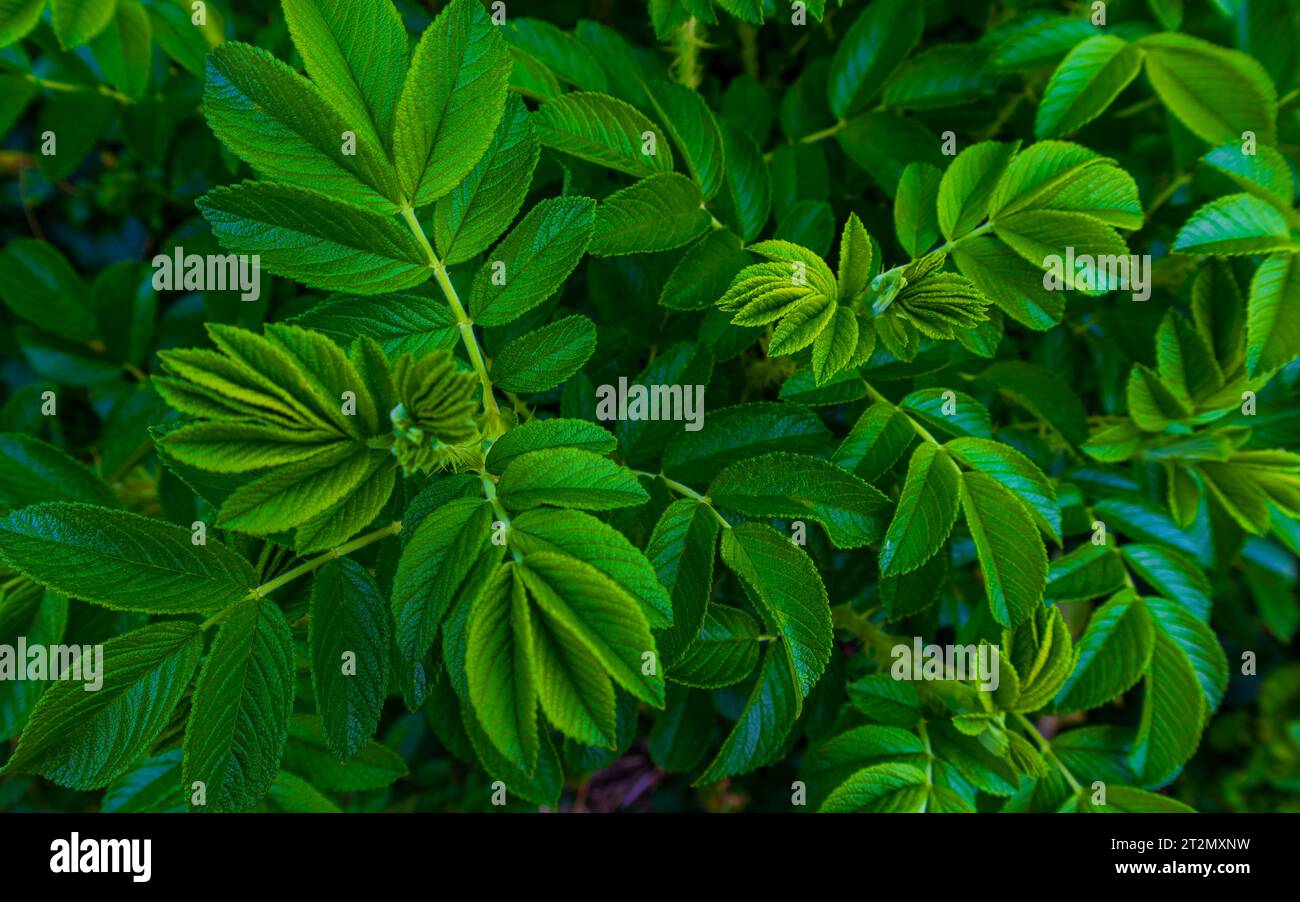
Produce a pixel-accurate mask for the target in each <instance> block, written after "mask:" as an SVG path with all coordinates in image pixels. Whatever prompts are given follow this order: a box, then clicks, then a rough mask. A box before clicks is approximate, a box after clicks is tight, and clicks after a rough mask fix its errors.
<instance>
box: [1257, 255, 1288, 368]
mask: <svg viewBox="0 0 1300 902" xmlns="http://www.w3.org/2000/svg"><path fill="white" fill-rule="evenodd" d="M1297 354H1300V256H1297V255H1296V254H1272V255H1271V256H1269V257H1268V258H1267V259H1266V260H1264V262H1263V263H1261V264H1260V265H1259V269H1257V270H1255V276H1254V278H1253V279H1251V282H1250V300H1249V303H1248V306H1247V308H1246V372H1247V373H1249V374H1250V376H1251V377H1252V378H1253V377H1256V376H1261V375H1263V374H1265V373H1271V372H1272V371H1273V370H1275V369H1277V368H1278V367H1281V366H1285V365H1286V364H1288V363H1290V362H1291V361H1292V360H1294V359H1295V357H1296V355H1297Z"/></svg>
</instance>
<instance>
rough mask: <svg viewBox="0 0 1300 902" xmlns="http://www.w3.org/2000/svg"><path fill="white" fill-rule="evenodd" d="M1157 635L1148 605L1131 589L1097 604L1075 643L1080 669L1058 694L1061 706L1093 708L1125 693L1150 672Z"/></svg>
mask: <svg viewBox="0 0 1300 902" xmlns="http://www.w3.org/2000/svg"><path fill="white" fill-rule="evenodd" d="M1154 635H1155V634H1154V631H1153V628H1152V621H1151V614H1150V612H1149V611H1148V610H1147V607H1146V604H1145V603H1144V602H1143V601H1142V600H1141V599H1140V598H1138V597H1137V596H1136V595H1134V594H1133V593H1132V592H1131V591H1122V592H1120V593H1118V594H1117V595H1115V596H1114V597H1112V598H1111V599H1110V600H1109V601H1107V602H1106V603H1105V604H1103V605H1102V606H1101V607H1099V608H1097V609H1096V610H1095V611H1093V612H1092V617H1091V618H1090V619H1089V620H1088V628H1087V630H1085V631H1084V634H1083V636H1082V637H1080V639H1079V641H1078V642H1076V643H1075V651H1076V659H1075V665H1074V670H1073V671H1072V672H1071V673H1070V676H1069V678H1068V679H1067V680H1066V681H1065V684H1064V685H1063V686H1062V687H1061V689H1060V691H1059V692H1057V694H1056V707H1057V708H1058V709H1059V710H1061V711H1087V710H1089V709H1091V708H1096V707H1099V706H1101V705H1104V704H1106V702H1108V701H1111V700H1112V699H1115V698H1118V697H1119V696H1121V695H1123V694H1124V693H1125V692H1127V691H1128V690H1129V689H1131V688H1132V687H1133V685H1134V684H1136V683H1137V681H1138V679H1139V678H1141V676H1142V674H1143V673H1144V672H1145V671H1146V669H1147V664H1148V663H1149V662H1150V660H1151V648H1152V643H1153V641H1154Z"/></svg>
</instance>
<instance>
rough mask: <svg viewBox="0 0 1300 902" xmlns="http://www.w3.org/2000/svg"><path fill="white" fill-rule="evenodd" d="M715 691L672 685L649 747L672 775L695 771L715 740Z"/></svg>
mask: <svg viewBox="0 0 1300 902" xmlns="http://www.w3.org/2000/svg"><path fill="white" fill-rule="evenodd" d="M713 718H714V714H713V699H712V693H709V692H704V691H701V690H699V689H690V688H688V687H686V686H679V685H677V684H676V683H669V684H668V701H667V704H666V705H665V706H664V711H663V713H662V714H660V715H659V716H658V717H657V718H655V722H654V726H653V727H651V729H650V735H649V736H647V737H646V747H647V749H648V750H649V752H650V760H652V761H653V762H654V763H655V767H658V768H659V769H660V770H663V771H667V772H668V773H670V774H681V773H686V772H687V771H689V770H694V769H695V766H696V765H697V764H699V763H700V759H701V758H703V757H704V753H705V752H707V751H708V750H709V746H710V745H711V744H712V739H713V733H714V729H713Z"/></svg>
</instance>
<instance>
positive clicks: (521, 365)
mask: <svg viewBox="0 0 1300 902" xmlns="http://www.w3.org/2000/svg"><path fill="white" fill-rule="evenodd" d="M595 350H596V326H595V324H594V323H592V321H591V320H589V319H587V317H585V316H581V315H578V316H566V317H565V318H564V319H561V320H557V321H556V322H553V323H551V324H549V325H547V326H543V327H542V328H540V329H537V330H536V331H533V332H529V333H527V334H526V335H522V336H520V337H519V338H516V339H515V340H514V341H512V342H510V343H509V344H508V345H506V346H505V347H504V348H502V349H501V351H500V353H498V354H497V356H496V358H495V359H493V361H492V383H493V385H495V386H496V387H497V388H499V389H502V390H503V391H513V392H523V393H526V392H543V391H548V390H550V389H552V388H554V387H555V386H557V385H562V384H563V383H565V382H567V381H568V380H569V379H570V378H571V377H572V376H573V375H574V373H576V372H578V370H580V369H582V365H583V364H584V363H586V362H587V360H588V359H589V358H590V357H591V355H592V352H593V351H595Z"/></svg>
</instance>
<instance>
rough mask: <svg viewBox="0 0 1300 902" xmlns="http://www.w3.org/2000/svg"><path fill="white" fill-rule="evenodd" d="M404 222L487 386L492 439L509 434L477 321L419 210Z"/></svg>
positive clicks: (406, 211)
mask: <svg viewBox="0 0 1300 902" xmlns="http://www.w3.org/2000/svg"><path fill="white" fill-rule="evenodd" d="M402 219H403V220H404V221H405V222H406V227H407V228H408V229H410V230H411V234H412V235H414V236H415V239H416V240H417V241H419V242H420V247H421V248H423V249H424V256H425V258H426V259H427V260H428V262H429V268H430V269H431V270H433V278H434V281H436V282H437V283H438V287H439V288H440V289H442V295H443V297H445V298H446V299H447V303H448V304H449V305H450V306H451V312H452V314H453V315H454V316H455V317H456V326H457V328H458V329H459V330H460V340H461V343H462V344H463V345H464V346H465V353H466V354H468V355H469V362H470V364H471V365H472V366H473V367H474V373H475V374H476V375H477V376H478V381H479V384H480V385H481V386H483V410H484V412H485V413H486V414H487V419H488V428H487V432H488V437H489V438H493V439H495V438H499V437H500V436H501V434H502V433H503V432H505V430H506V425H505V419H504V418H503V417H502V416H501V408H500V407H498V406H497V399H496V397H495V396H494V395H493V394H492V380H491V379H490V378H488V372H487V365H486V364H485V363H484V361H483V351H482V350H481V349H480V348H479V345H478V339H477V338H476V337H475V335H474V321H473V320H472V319H470V316H469V314H468V313H466V312H465V305H464V304H462V303H461V302H460V295H459V294H458V293H457V292H456V286H455V285H453V284H451V278H450V277H449V276H448V275H447V267H446V265H445V264H444V263H443V262H442V261H441V260H439V259H438V255H437V254H436V253H434V250H433V246H432V245H431V244H429V238H428V236H427V235H425V234H424V228H423V227H422V226H421V225H420V220H419V218H418V217H417V216H416V215H415V210H414V209H413V208H411V207H403V208H402Z"/></svg>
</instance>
